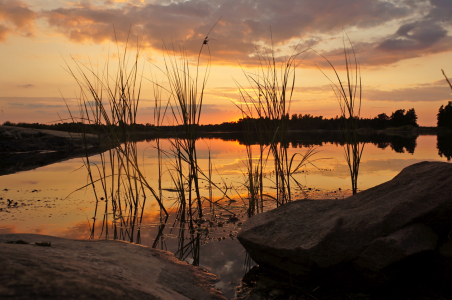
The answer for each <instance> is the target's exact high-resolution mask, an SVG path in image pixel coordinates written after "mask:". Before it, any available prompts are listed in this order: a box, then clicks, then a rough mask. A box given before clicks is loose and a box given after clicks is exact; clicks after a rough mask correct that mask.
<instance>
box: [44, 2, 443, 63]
mask: <svg viewBox="0 0 452 300" xmlns="http://www.w3.org/2000/svg"><path fill="white" fill-rule="evenodd" d="M113 2H118V1H113ZM113 2H112V1H110V5H103V6H100V5H99V6H93V5H89V4H86V5H78V6H77V7H69V8H58V9H54V10H49V11H46V12H43V14H42V16H43V17H44V18H46V19H47V21H48V23H49V25H50V26H52V27H53V28H55V30H57V31H59V32H60V33H62V34H64V35H65V36H67V37H68V38H69V39H70V40H72V41H74V42H78V43H81V42H95V43H99V42H104V41H115V40H116V38H117V39H118V40H119V41H121V42H125V41H126V40H127V37H128V33H129V29H130V26H131V25H133V33H135V34H137V35H139V36H142V37H143V42H144V43H145V45H146V46H148V47H151V48H154V49H161V47H162V41H167V42H168V41H172V42H173V43H174V44H175V47H176V48H178V47H179V44H182V45H183V47H184V49H185V50H186V51H187V54H188V55H191V56H194V57H195V56H197V55H198V52H199V49H200V46H201V45H202V42H203V41H204V38H205V35H206V34H207V32H209V30H210V28H211V26H212V25H213V24H215V22H216V21H217V20H218V18H219V17H220V16H221V17H222V19H221V21H220V22H219V23H218V24H217V26H216V27H215V28H214V29H213V31H212V32H211V33H210V36H209V38H210V40H209V42H208V46H210V47H211V49H210V50H211V51H210V55H211V56H212V61H213V62H214V63H216V64H229V65H230V64H234V65H235V64H237V61H239V62H240V63H241V64H242V65H255V64H256V62H257V57H256V56H255V55H254V54H255V52H256V47H257V45H259V47H261V48H262V47H263V48H264V49H265V47H267V48H268V47H269V45H271V44H272V43H273V45H274V46H275V49H276V52H275V53H276V55H277V56H283V55H284V54H285V53H287V51H288V48H289V50H290V47H291V46H293V45H294V43H295V42H294V40H298V39H299V38H300V37H301V36H303V34H304V33H305V32H308V33H309V34H311V37H310V38H308V39H306V40H302V44H301V45H300V48H299V49H301V50H302V49H305V48H309V47H312V46H315V45H317V44H318V43H319V42H320V41H321V40H322V39H323V38H325V37H328V36H332V35H337V34H339V33H340V32H341V30H342V28H358V29H366V30H369V29H370V30H371V29H372V28H376V27H377V26H381V25H385V24H387V23H389V22H399V23H400V24H401V28H402V26H405V28H406V27H410V26H411V25H410V26H409V24H411V23H413V22H412V21H410V22H411V23H407V24H408V25H407V24H405V25H403V23H404V22H405V21H404V20H408V19H410V20H413V19H419V21H416V22H418V23H419V24H427V23H428V24H429V26H428V28H427V29H426V30H420V29H419V30H417V35H416V34H414V35H413V34H411V33H409V32H407V34H406V35H405V36H404V37H402V38H405V39H412V41H411V42H409V43H405V44H404V47H403V49H400V50H401V53H399V54H394V53H393V52H391V51H388V49H390V48H391V44H394V43H393V42H391V40H392V39H398V37H397V36H396V35H400V34H403V30H399V31H397V32H396V33H395V36H394V35H391V36H386V37H384V38H383V39H382V40H378V41H377V40H375V41H372V42H369V43H367V44H364V43H363V44H361V46H362V48H363V49H364V51H367V52H370V53H372V54H375V53H376V55H374V56H371V55H367V56H364V57H363V58H362V59H361V62H362V63H363V64H365V65H366V64H369V65H380V64H384V63H391V62H394V61H397V60H400V59H405V58H407V57H414V56H416V55H417V56H419V55H423V54H425V53H432V52H434V53H435V51H436V52H437V51H443V50H439V48H441V49H444V48H442V47H440V46H438V45H439V44H440V43H441V42H443V40H444V38H445V36H444V32H445V29H443V27H444V26H445V25H444V26H443V23H444V22H446V23H447V22H448V21H447V18H446V17H442V18H440V17H441V16H440V15H438V14H439V13H438V11H444V9H450V7H451V6H452V5H451V4H448V3H443V2H444V1H443V2H441V1H439V0H438V1H427V0H424V1H418V2H412V1H391V2H390V1H382V0H369V1H358V0H344V1H335V0H325V1H321V2H318V1H317V2H316V1H308V0H302V1H300V0H287V1H283V2H281V1H278V2H275V1H273V0H259V1H258V0H251V1H240V0H228V1H224V0H212V1H209V2H206V1H202V0H190V1H172V2H168V3H158V2H154V3H148V4H142V3H140V5H136V3H130V2H129V3H124V4H121V5H119V4H115V5H114V6H111V4H112V3H113ZM135 2H136V1H135ZM118 5H119V6H118ZM426 9H427V10H430V12H429V13H428V14H423V15H422V14H420V12H425V10H426ZM435 18H436V19H435ZM438 18H439V19H438ZM435 20H436V21H435ZM435 22H436V23H435ZM440 22H443V23H440ZM413 24H414V23H413ZM416 24H417V23H416ZM444 24H445V23H444ZM113 26H114V28H115V33H116V37H115V33H114V31H113ZM270 26H271V32H272V35H270ZM419 26H420V25H419ZM444 28H445V27H444ZM402 29H403V28H402ZM415 33H416V32H415ZM431 34H434V36H435V38H436V39H430V42H429V41H428V40H427V39H428V38H427V36H429V35H431ZM169 43H171V42H169ZM413 43H414V44H420V45H425V47H418V48H417V49H414V48H416V47H414V48H413V49H412V50H413V51H411V52H409V53H408V54H406V55H405V54H403V53H402V52H403V51H404V50H406V48H407V47H410V46H411V47H412V45H413ZM447 44H449V43H447ZM438 47H439V48H438ZM427 48H428V49H427ZM425 51H427V52H425ZM390 52H391V53H390ZM341 64H342V62H341V63H340V65H341ZM310 66H312V64H311V65H310Z"/></svg>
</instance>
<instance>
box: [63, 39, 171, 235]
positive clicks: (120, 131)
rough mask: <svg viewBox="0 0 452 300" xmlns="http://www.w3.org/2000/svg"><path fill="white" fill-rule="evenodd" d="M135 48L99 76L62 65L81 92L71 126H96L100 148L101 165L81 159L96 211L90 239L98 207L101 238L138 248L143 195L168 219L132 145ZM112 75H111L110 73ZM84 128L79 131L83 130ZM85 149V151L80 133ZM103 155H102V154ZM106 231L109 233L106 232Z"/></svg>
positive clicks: (137, 87)
mask: <svg viewBox="0 0 452 300" xmlns="http://www.w3.org/2000/svg"><path fill="white" fill-rule="evenodd" d="M139 58H140V45H139V43H138V42H137V47H136V50H135V51H134V53H133V54H130V53H129V51H128V48H127V46H126V48H125V50H124V52H123V53H122V54H120V53H118V61H117V65H116V66H113V67H111V65H110V63H109V62H107V63H106V65H105V66H104V68H103V69H102V70H101V71H99V70H95V69H94V68H92V66H91V67H86V66H85V65H84V64H82V63H81V62H78V61H76V60H75V59H74V60H73V66H72V67H71V66H70V65H69V64H66V66H67V71H68V72H69V73H70V74H71V75H72V76H73V78H74V79H75V80H76V82H77V83H78V85H79V88H80V94H79V106H80V117H74V116H73V115H72V114H71V118H72V120H73V121H74V122H75V121H76V120H77V121H79V122H81V123H82V124H86V125H88V124H89V125H95V127H96V128H97V130H96V132H97V133H96V134H97V137H98V140H99V144H101V148H100V151H99V159H100V162H95V161H93V159H92V158H91V157H90V156H89V155H88V152H87V153H86V157H85V158H84V165H85V167H86V169H87V171H88V177H89V184H88V185H90V186H91V187H92V189H93V192H94V196H95V211H94V217H93V219H92V220H93V221H92V223H91V224H90V227H91V237H92V238H93V237H94V234H95V228H96V221H97V219H98V215H99V214H100V212H99V211H98V210H99V208H100V207H101V206H103V207H104V213H103V216H102V231H101V233H100V235H101V236H104V237H105V238H109V237H113V238H114V239H124V240H128V241H130V242H137V243H139V242H140V232H141V221H142V218H143V213H144V207H145V204H146V200H147V196H146V195H147V194H148V192H150V194H151V195H152V196H153V198H154V199H155V200H156V201H157V202H158V204H159V205H160V208H161V210H162V211H163V213H164V214H166V215H167V212H166V209H165V207H164V205H163V202H162V200H161V197H160V196H159V194H158V193H156V191H155V190H154V189H153V188H152V187H151V186H150V185H149V184H148V182H147V181H146V178H145V176H144V175H143V173H142V172H141V170H140V166H139V163H138V153H137V144H136V137H135V135H136V132H135V129H134V128H135V124H136V122H137V113H138V105H139V101H140V93H141V84H142V81H141V76H140V74H139V63H138V62H139ZM112 69H113V70H114V71H112ZM82 128H83V126H82ZM83 140H84V141H85V149H88V147H89V146H88V144H87V138H86V133H85V131H84V132H83ZM105 149H106V151H105ZM110 226H111V229H112V231H113V232H112V233H110V232H109V228H110Z"/></svg>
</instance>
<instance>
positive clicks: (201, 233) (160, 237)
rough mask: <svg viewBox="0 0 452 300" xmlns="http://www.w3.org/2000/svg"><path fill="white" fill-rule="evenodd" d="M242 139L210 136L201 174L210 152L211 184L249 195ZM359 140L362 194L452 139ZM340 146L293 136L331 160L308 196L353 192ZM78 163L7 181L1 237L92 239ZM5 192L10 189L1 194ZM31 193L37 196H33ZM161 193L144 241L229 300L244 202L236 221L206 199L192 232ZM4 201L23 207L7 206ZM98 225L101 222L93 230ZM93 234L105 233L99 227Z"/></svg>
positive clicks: (308, 175) (149, 168) (152, 174)
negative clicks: (203, 274)
mask: <svg viewBox="0 0 452 300" xmlns="http://www.w3.org/2000/svg"><path fill="white" fill-rule="evenodd" d="M239 134H240V133H236V134H229V135H224V134H222V135H220V134H210V136H209V137H206V138H205V139H203V140H198V143H199V148H197V151H198V153H199V155H198V158H199V162H200V167H201V168H202V169H203V170H208V168H209V151H210V153H211V156H210V157H211V162H212V163H213V165H214V167H213V169H214V172H213V173H212V181H214V182H215V183H216V184H218V185H223V184H225V185H227V186H228V187H231V186H235V187H236V189H237V191H238V192H239V193H241V196H242V197H246V190H244V189H243V190H241V189H240V183H241V182H242V180H243V175H242V174H241V172H240V166H241V160H242V158H244V157H246V153H245V151H244V146H242V145H241V144H240V143H241V138H240V136H238V135H239ZM220 137H221V138H220ZM359 138H360V142H362V143H364V142H365V143H366V144H367V145H366V150H365V151H366V154H365V157H364V158H363V161H362V163H361V167H360V178H359V186H360V188H362V189H367V188H370V187H373V186H375V185H378V184H380V183H382V182H385V181H388V180H390V179H392V178H393V177H394V176H395V175H396V174H397V173H398V172H400V171H401V169H403V168H404V167H406V166H408V165H411V164H413V163H417V162H420V161H425V160H446V159H450V157H451V156H452V150H451V149H452V145H451V144H452V143H451V141H452V138H451V137H448V136H438V137H436V136H423V135H421V136H411V135H402V134H399V135H392V136H388V135H383V134H374V135H369V136H366V135H360V136H359ZM149 141H150V142H138V143H137V147H138V153H139V161H140V162H141V161H143V165H144V172H145V175H146V178H147V179H148V182H149V184H150V185H151V186H158V180H157V179H158V176H157V175H156V173H157V172H156V171H155V170H156V169H157V167H156V160H157V156H158V155H157V152H156V150H155V149H154V148H152V145H153V140H152V139H149ZM343 142H344V141H342V140H341V138H340V135H335V134H331V133H328V132H319V133H315V134H304V133H300V134H291V135H290V136H289V138H288V143H289V146H290V148H289V150H290V151H291V153H294V152H295V151H298V149H300V148H305V147H310V146H312V145H317V146H319V149H320V151H321V152H320V154H319V155H318V158H328V159H326V160H319V161H317V162H316V165H317V166H318V168H319V169H315V168H306V169H305V170H303V172H300V174H298V177H297V180H299V181H300V182H301V183H302V184H303V185H304V186H305V187H306V193H307V194H308V196H309V198H311V199H317V198H333V199H334V198H339V199H340V198H343V197H347V196H348V195H349V194H350V193H351V192H350V191H347V188H349V185H350V182H349V172H348V169H347V165H346V163H345V162H344V159H343V149H342V147H341V145H343ZM162 143H163V146H165V145H166V144H165V143H167V142H166V141H162ZM435 144H436V147H435ZM207 145H208V146H207ZM292 147H294V148H292ZM92 161H93V162H95V163H96V164H98V163H99V161H100V158H98V157H92ZM81 165H82V161H81V160H80V159H72V160H69V161H65V162H61V163H58V164H54V165H49V166H45V167H42V168H38V169H36V170H34V171H29V172H21V173H18V174H12V175H8V176H2V177H1V178H2V181H1V186H0V198H3V200H0V208H2V209H3V211H2V213H0V232H1V233H6V232H18V233H20V232H35V233H41V234H49V235H55V236H61V237H67V238H88V237H89V235H90V227H89V225H88V222H87V219H89V218H90V217H92V216H93V212H94V211H93V210H94V209H93V206H94V204H95V202H93V199H94V197H93V193H92V192H91V191H90V190H84V191H81V192H79V193H78V194H73V195H71V197H69V198H66V196H67V195H68V194H69V193H70V192H72V191H74V190H75V189H77V188H79V187H80V186H83V185H85V184H86V183H87V178H86V173H85V170H83V169H80V166H81ZM217 171H218V172H217ZM166 174H167V173H166ZM206 174H207V172H206ZM269 176H270V175H269ZM167 179H168V178H167ZM270 179H271V178H270ZM162 185H163V187H164V188H171V184H170V178H169V179H168V180H166V181H165V180H164V181H163V183H162ZM200 188H201V189H202V192H203V193H205V194H206V195H208V193H209V187H208V185H207V184H202V187H200ZM4 189H8V191H3V190H4ZM34 190H38V191H37V192H33V191H34ZM228 193H231V194H232V193H235V190H234V189H229V191H228ZM231 194H230V196H231ZM163 196H164V197H163V198H164V199H165V206H167V207H171V206H173V212H171V213H170V217H169V218H167V219H165V218H162V216H161V215H160V213H159V210H158V204H157V203H151V201H148V202H147V203H146V211H145V213H144V215H143V217H142V222H141V231H140V232H141V243H142V244H144V245H147V246H151V247H152V246H153V247H155V248H158V249H163V250H167V251H171V252H173V253H176V255H177V257H179V258H181V259H185V260H186V261H188V262H189V263H193V264H197V265H200V266H202V267H204V268H206V269H208V270H210V271H212V272H213V273H215V274H218V275H219V276H220V277H221V279H222V280H221V282H220V283H218V285H217V287H221V288H222V289H223V291H226V293H227V295H229V296H228V297H230V298H232V297H233V296H234V293H235V287H236V285H238V284H239V283H240V282H239V281H240V279H241V278H242V276H243V273H244V266H243V264H244V261H245V259H246V254H245V252H244V250H243V248H242V247H241V246H240V244H239V243H238V241H237V240H236V238H235V236H236V234H237V231H238V230H239V229H240V225H239V224H240V223H241V222H244V221H245V220H246V219H247V217H246V211H244V210H243V204H242V202H241V201H240V199H238V198H234V199H233V200H235V201H236V202H234V201H231V202H229V200H227V199H224V200H223V201H222V204H221V205H224V207H225V208H227V209H228V210H230V211H232V212H234V213H235V214H236V216H237V218H238V220H235V219H232V218H231V216H232V214H231V213H229V212H224V211H222V210H221V209H220V208H219V207H218V206H216V207H211V206H210V203H209V202H205V205H206V206H205V207H206V214H205V215H203V218H202V220H198V221H197V222H194V224H193V229H194V230H192V229H190V227H189V225H188V224H185V225H181V224H177V223H175V219H176V215H177V202H176V199H174V198H173V196H174V193H171V192H170V191H163ZM222 196H223V195H222V193H220V192H218V191H216V190H214V191H213V192H212V195H211V196H209V197H208V198H211V199H214V200H215V201H216V200H218V199H220V198H221V197H222ZM301 197H304V196H303V195H302V193H299V194H297V198H301ZM6 199H11V200H14V202H16V201H17V202H18V203H19V204H18V206H17V207H14V208H8V207H7V202H6ZM175 203H176V204H175ZM22 204H23V205H22ZM212 208H214V210H212ZM6 211H8V212H6ZM231 219H232V220H231ZM110 220H111V218H110ZM233 220H235V223H234V222H232V221H233ZM98 223H101V222H98ZM100 225H101V224H99V225H98V224H97V223H96V227H97V226H100ZM206 228H207V230H206ZM96 232H97V233H99V234H100V232H101V228H100V227H97V228H96ZM97 237H98V234H97V235H96V238H97ZM231 282H234V284H231Z"/></svg>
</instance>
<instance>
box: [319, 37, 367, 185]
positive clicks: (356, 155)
mask: <svg viewBox="0 0 452 300" xmlns="http://www.w3.org/2000/svg"><path fill="white" fill-rule="evenodd" d="M347 41H348V43H349V44H350V48H347V47H346V39H345V36H344V38H343V46H344V61H345V71H346V79H347V81H342V80H341V78H340V76H339V74H338V72H337V70H336V68H335V67H334V66H333V64H332V63H331V62H330V61H329V60H328V59H327V58H326V57H325V56H323V55H321V54H320V56H322V57H323V58H324V59H325V60H326V62H327V63H328V64H329V65H330V67H331V68H332V70H333V72H334V74H335V77H336V79H337V83H335V82H333V81H332V80H331V79H330V78H329V77H328V76H327V75H326V74H325V73H323V72H322V73H323V74H324V75H325V76H326V77H327V78H328V80H329V81H330V83H331V87H332V89H333V91H334V93H335V95H336V98H337V100H338V102H339V106H340V109H341V116H342V118H343V119H344V127H345V140H346V145H345V146H344V156H345V160H346V161H347V165H348V168H349V172H350V178H351V184H352V192H353V194H356V193H357V192H358V174H359V166H360V163H361V158H362V154H363V151H364V144H363V145H360V143H359V141H358V121H359V118H360V114H361V99H362V84H361V72H360V66H359V63H358V60H357V57H356V53H355V50H354V48H353V45H352V43H351V41H350V39H349V38H348V36H347ZM320 71H321V70H320Z"/></svg>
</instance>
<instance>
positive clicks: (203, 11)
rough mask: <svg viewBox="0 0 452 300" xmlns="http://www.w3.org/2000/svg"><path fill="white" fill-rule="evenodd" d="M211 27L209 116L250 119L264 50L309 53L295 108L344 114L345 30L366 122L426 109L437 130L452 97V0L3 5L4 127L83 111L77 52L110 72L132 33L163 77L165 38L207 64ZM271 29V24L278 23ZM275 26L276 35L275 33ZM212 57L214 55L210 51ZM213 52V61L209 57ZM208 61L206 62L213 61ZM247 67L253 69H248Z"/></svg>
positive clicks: (31, 0) (143, 118)
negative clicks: (252, 88) (333, 80)
mask: <svg viewBox="0 0 452 300" xmlns="http://www.w3.org/2000/svg"><path fill="white" fill-rule="evenodd" d="M220 17H221V20H220V21H219V23H218V24H217V25H216V26H215V28H214V29H213V30H212V32H211V33H210V35H209V37H210V41H209V44H208V46H209V49H210V54H211V59H212V68H211V73H210V77H209V81H208V85H207V89H206V98H205V102H204V106H203V115H202V118H201V123H204V124H209V123H221V122H225V121H232V120H236V119H238V118H239V117H240V116H241V114H240V112H239V111H238V109H237V108H236V107H235V105H234V103H233V102H234V101H237V100H238V99H239V98H238V97H239V93H238V89H237V84H236V82H239V83H240V84H242V85H243V86H245V87H247V81H246V78H245V76H244V74H243V71H245V72H253V70H254V68H255V66H256V65H257V62H258V60H257V58H256V55H255V53H256V48H257V49H266V48H267V49H268V47H270V46H271V38H270V37H271V34H272V37H273V45H274V49H275V56H276V57H277V58H279V59H282V58H284V57H285V56H287V55H288V54H289V53H291V51H293V48H294V46H295V45H297V44H299V45H298V48H297V49H298V50H299V51H303V50H306V52H304V53H303V54H302V55H300V56H299V58H300V61H299V63H300V64H299V67H298V69H297V72H296V76H297V81H296V89H295V94H294V96H293V101H292V105H291V108H290V114H293V113H297V114H300V113H301V114H312V115H316V116H317V115H322V116H324V117H328V118H329V117H334V116H336V115H338V114H340V110H339V105H338V103H337V100H336V98H335V96H334V93H333V92H332V90H331V87H330V85H329V81H328V79H327V78H326V77H325V76H324V75H323V74H322V72H321V71H320V70H319V69H318V68H317V66H318V67H319V68H321V69H322V70H323V71H324V72H325V73H326V74H327V75H332V74H331V70H330V69H329V68H328V66H327V65H326V64H325V61H324V59H323V58H322V57H320V56H319V55H318V54H317V53H320V54H322V55H324V56H325V57H326V58H328V59H329V60H330V61H331V62H332V63H333V64H334V65H335V66H336V67H337V68H338V69H339V70H340V74H341V76H343V77H344V78H345V76H344V72H343V64H344V62H343V57H344V55H343V31H345V32H346V33H347V35H348V36H349V38H350V40H351V42H352V43H353V46H354V48H355V51H356V55H357V59H358V60H359V63H360V65H361V77H362V87H363V102H362V113H361V116H363V117H374V116H376V115H377V114H380V113H383V112H385V113H387V114H388V115H389V114H390V113H391V112H392V111H395V110H396V109H410V108H415V110H416V112H417V115H418V118H419V119H418V123H419V124H420V125H422V126H435V125H436V114H437V112H438V109H439V107H440V106H441V105H443V104H447V102H448V101H451V100H452V96H451V91H450V88H449V87H448V86H447V83H446V81H445V80H444V77H443V75H442V73H441V69H444V71H445V72H446V74H448V75H449V76H450V77H452V36H451V32H452V30H451V29H452V1H451V0H430V1H427V0H322V1H314V0H208V1H206V0H186V1H177V0H175V1H172V0H168V1H161V0H106V1H101V0H92V1H63V0H22V1H21V0H0V123H3V122H5V121H13V122H19V121H22V122H52V121H55V120H58V119H59V116H61V117H62V118H65V117H67V116H68V113H67V108H66V106H65V104H64V102H63V100H62V96H64V97H65V98H66V100H67V101H68V104H69V107H70V108H71V110H73V111H77V100H76V97H77V93H78V86H77V84H76V82H75V80H74V78H72V77H71V75H70V74H68V72H67V71H66V70H65V68H66V65H65V61H66V62H68V64H69V65H70V66H74V64H75V63H74V62H73V61H71V56H72V57H73V58H74V59H76V60H77V61H79V62H80V63H82V64H86V65H89V64H91V65H92V66H93V68H102V66H104V65H105V63H106V61H107V58H108V55H109V53H110V59H112V60H114V59H115V53H116V51H117V50H116V49H117V48H116V44H115V32H116V38H117V39H118V40H119V43H120V45H119V46H120V48H121V46H122V45H123V44H124V42H125V41H126V38H127V34H128V32H129V29H131V32H132V35H131V36H132V39H136V36H138V37H139V38H140V39H142V42H143V53H142V56H141V60H140V66H141V67H142V69H143V76H144V77H145V78H147V79H150V78H156V80H157V81H159V82H163V81H164V79H163V76H162V74H161V73H160V71H159V70H158V68H157V67H158V66H161V62H162V45H163V43H165V44H166V45H171V44H173V45H175V47H177V48H179V47H183V48H184V49H185V50H186V52H187V55H188V56H189V57H190V58H191V59H193V61H195V60H196V57H197V55H198V51H199V49H200V46H201V45H202V42H203V40H204V37H205V36H206V34H207V32H208V31H209V30H210V28H211V27H212V26H213V25H214V24H215V22H216V21H217V20H218V19H219V18H220ZM270 28H271V30H270ZM270 33H271V34H270ZM204 54H207V52H204ZM203 58H206V56H205V55H204V56H203ZM203 61H205V60H203ZM241 67H242V68H243V69H242V68H241ZM141 98H142V103H141V109H140V111H139V121H140V122H142V123H148V122H149V123H153V112H152V107H153V103H154V102H153V101H154V95H153V92H152V84H151V83H150V82H149V81H148V80H144V81H143V93H142V95H141Z"/></svg>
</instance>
